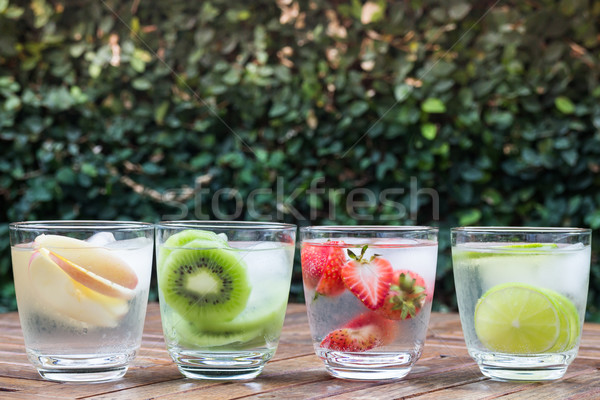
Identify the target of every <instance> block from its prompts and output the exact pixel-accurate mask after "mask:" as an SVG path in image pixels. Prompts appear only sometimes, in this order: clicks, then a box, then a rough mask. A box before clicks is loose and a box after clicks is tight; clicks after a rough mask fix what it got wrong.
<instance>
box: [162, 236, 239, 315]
mask: <svg viewBox="0 0 600 400" xmlns="http://www.w3.org/2000/svg"><path fill="white" fill-rule="evenodd" d="M226 246H227V244H226V243H223V242H222V241H221V240H212V241H211V240H206V239H205V238H198V239H196V240H191V241H189V242H188V243H186V244H185V245H184V246H183V248H178V249H175V250H172V251H171V252H170V253H169V254H168V256H167V257H166V259H165V260H164V261H163V262H162V263H161V264H160V265H159V274H158V276H159V282H158V284H159V288H160V290H161V292H162V296H163V299H164V301H165V302H166V304H168V305H169V306H170V307H171V308H172V309H173V310H175V311H176V312H178V313H179V314H180V315H181V316H182V317H183V318H185V319H186V320H188V321H191V322H196V321H230V320H232V319H234V318H235V317H236V316H237V315H238V314H240V313H241V312H242V311H243V310H244V308H245V307H246V303H247V301H248V297H249V296H250V286H249V283H248V276H247V272H246V268H247V267H246V263H245V262H244V261H243V260H242V259H241V258H240V257H238V256H237V254H236V253H235V251H233V250H231V249H228V248H227V247H226Z"/></svg>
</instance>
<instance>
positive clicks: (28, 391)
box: [0, 303, 600, 400]
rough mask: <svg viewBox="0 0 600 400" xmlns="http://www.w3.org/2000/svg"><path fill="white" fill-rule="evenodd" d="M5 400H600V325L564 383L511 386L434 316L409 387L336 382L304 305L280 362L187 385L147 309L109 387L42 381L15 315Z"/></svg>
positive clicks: (4, 319)
mask: <svg viewBox="0 0 600 400" xmlns="http://www.w3.org/2000/svg"><path fill="white" fill-rule="evenodd" d="M0 334H1V343H0V346H1V347H0V399H33V398H41V399H48V398H61V399H63V398H78V399H79V398H85V399H128V400H129V399H148V398H165V399H180V398H181V399H183V398H185V399H190V398H202V399H238V398H244V399H246V398H250V399H258V398H260V399H265V398H272V399H290V400H291V399H322V398H335V399H398V398H410V399H484V398H498V397H501V398H502V399H521V398H522V399H528V400H529V399H571V398H573V399H575V398H577V399H578V400H579V399H598V398H600V373H599V371H598V370H599V369H600V325H596V324H586V325H585V328H584V333H583V343H582V345H581V348H580V350H579V356H578V358H577V359H576V360H575V361H574V362H573V364H572V365H571V366H570V367H569V370H568V371H567V374H566V375H565V377H563V378H562V379H560V380H558V381H555V382H548V383H507V382H495V381H492V380H490V379H488V378H485V377H484V376H482V375H481V373H480V372H479V369H478V368H477V366H476V365H475V363H474V362H473V360H472V359H471V358H470V357H469V356H468V354H467V351H466V348H465V343H464V341H463V337H462V332H461V328H460V323H459V320H458V315H457V314H440V313H434V314H433V315H432V317H431V323H430V326H429V333H428V337H427V342H426V345H425V350H424V352H423V356H422V357H421V359H420V360H419V361H418V362H417V364H416V365H415V367H414V368H413V371H412V372H411V373H410V374H409V375H408V376H407V377H406V378H404V379H403V380H401V381H396V382H392V383H382V382H356V381H344V380H340V379H334V378H331V377H330V376H329V375H328V374H327V373H326V372H325V368H324V367H323V364H322V363H321V361H320V360H319V359H318V358H317V357H316V356H315V354H314V352H313V348H312V344H311V342H310V336H309V332H308V322H307V318H306V311H305V307H304V305H301V304H290V305H289V307H288V311H287V315H286V320H285V325H284V328H283V333H282V337H281V341H280V343H279V348H278V350H277V353H276V354H275V357H274V358H273V359H272V360H271V361H270V362H269V363H268V364H267V366H266V367H265V369H264V371H263V373H262V374H261V375H260V376H259V377H258V378H256V379H254V380H251V381H245V382H215V381H195V380H191V379H185V378H183V376H182V375H181V374H180V373H179V371H178V370H177V368H176V367H175V365H174V364H173V363H172V362H171V359H170V358H169V355H168V354H167V351H166V350H165V346H164V341H163V337H162V331H161V326H160V315H159V311H158V305H157V304H156V303H152V304H150V305H149V307H148V314H147V317H146V325H145V329H144V337H143V344H142V348H141V350H140V352H139V355H138V356H137V358H136V360H135V361H134V363H133V365H132V366H131V367H130V369H129V371H128V372H127V374H126V375H125V377H124V378H123V379H120V380H118V381H115V382H110V383H97V384H72V383H69V384H65V383H55V382H49V381H44V380H42V379H41V378H40V376H39V375H38V373H37V372H36V370H35V369H34V368H33V367H32V366H31V364H29V362H28V361H27V358H26V356H25V349H24V344H23V336H22V334H21V327H20V325H19V320H18V316H17V313H9V314H0Z"/></svg>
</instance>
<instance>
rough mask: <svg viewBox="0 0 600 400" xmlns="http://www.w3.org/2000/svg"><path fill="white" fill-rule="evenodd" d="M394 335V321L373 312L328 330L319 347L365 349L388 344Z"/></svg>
mask: <svg viewBox="0 0 600 400" xmlns="http://www.w3.org/2000/svg"><path fill="white" fill-rule="evenodd" d="M395 336H396V326H395V324H394V322H392V321H390V320H386V319H385V318H382V317H380V316H378V315H376V314H375V313H373V312H368V313H364V314H361V315H359V316H358V317H356V318H354V319H353V320H351V321H350V322H348V323H347V324H346V325H344V327H343V328H340V329H336V330H334V331H332V332H330V333H329V334H328V335H327V336H326V337H325V339H323V341H322V342H321V347H323V348H327V349H330V350H337V351H356V352H360V351H367V350H371V349H374V348H375V347H378V346H383V345H386V344H389V343H390V342H391V341H392V340H394V337H395Z"/></svg>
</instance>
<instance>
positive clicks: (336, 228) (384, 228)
mask: <svg viewBox="0 0 600 400" xmlns="http://www.w3.org/2000/svg"><path fill="white" fill-rule="evenodd" d="M300 231H301V232H438V231H439V228H437V227H434V226H423V225H310V226H303V227H301V228H300Z"/></svg>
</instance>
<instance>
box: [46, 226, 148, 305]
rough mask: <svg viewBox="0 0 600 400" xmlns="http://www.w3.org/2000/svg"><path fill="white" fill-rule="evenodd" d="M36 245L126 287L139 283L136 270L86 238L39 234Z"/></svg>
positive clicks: (132, 286) (133, 286)
mask: <svg viewBox="0 0 600 400" xmlns="http://www.w3.org/2000/svg"><path fill="white" fill-rule="evenodd" d="M35 245H36V247H38V248H46V249H49V250H50V251H51V252H52V253H53V254H54V255H56V256H58V257H60V258H62V259H64V260H68V261H69V262H70V263H71V264H74V265H76V266H79V267H80V268H82V269H85V270H87V271H88V272H90V273H92V274H95V275H97V276H100V277H102V278H104V279H106V280H108V281H110V282H114V283H116V284H117V285H119V286H122V287H124V288H127V289H135V287H136V286H137V284H138V277H137V275H136V273H135V271H134V270H133V269H132V268H131V267H130V266H129V265H128V264H127V263H126V262H124V261H123V260H121V259H120V258H119V257H117V256H115V255H114V254H112V253H111V251H110V250H108V249H105V248H102V247H98V246H95V245H92V244H90V243H88V242H86V241H84V240H79V239H74V238H70V237H67V236H59V235H39V236H38V237H36V238H35ZM82 250H84V251H82ZM67 268H68V269H69V267H67ZM73 279H76V278H73ZM81 283H83V284H85V283H84V282H81ZM101 293H104V292H101ZM105 294H107V293H105ZM109 296H110V294H109Z"/></svg>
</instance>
